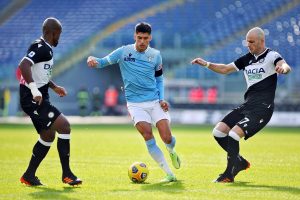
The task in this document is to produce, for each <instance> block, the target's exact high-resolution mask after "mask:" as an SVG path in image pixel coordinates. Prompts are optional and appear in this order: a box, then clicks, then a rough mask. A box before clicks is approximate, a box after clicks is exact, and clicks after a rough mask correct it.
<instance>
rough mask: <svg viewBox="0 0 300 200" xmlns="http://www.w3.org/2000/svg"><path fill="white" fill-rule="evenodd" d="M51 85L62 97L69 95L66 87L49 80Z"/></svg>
mask: <svg viewBox="0 0 300 200" xmlns="http://www.w3.org/2000/svg"><path fill="white" fill-rule="evenodd" d="M49 87H50V88H51V89H52V90H53V91H54V92H55V93H56V94H58V95H59V96H60V97H64V96H66V95H67V91H66V89H65V88H64V87H61V86H59V85H56V84H55V83H54V82H53V81H51V80H50V81H49Z"/></svg>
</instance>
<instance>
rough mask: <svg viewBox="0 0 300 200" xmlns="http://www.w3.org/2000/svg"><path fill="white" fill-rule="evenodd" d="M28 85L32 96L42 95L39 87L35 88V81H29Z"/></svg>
mask: <svg viewBox="0 0 300 200" xmlns="http://www.w3.org/2000/svg"><path fill="white" fill-rule="evenodd" d="M28 87H29V88H30V91H31V94H32V96H33V98H35V97H41V96H42V94H41V92H40V91H39V89H38V88H37V86H36V83H35V82H31V83H29V84H28Z"/></svg>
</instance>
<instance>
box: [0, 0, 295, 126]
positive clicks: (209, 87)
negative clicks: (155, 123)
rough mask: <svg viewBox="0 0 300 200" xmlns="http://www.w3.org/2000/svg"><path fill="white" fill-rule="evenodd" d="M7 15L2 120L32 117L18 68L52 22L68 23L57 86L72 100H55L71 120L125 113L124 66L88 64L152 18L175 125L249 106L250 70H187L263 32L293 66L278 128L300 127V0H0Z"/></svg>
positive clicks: (281, 86)
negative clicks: (255, 30)
mask: <svg viewBox="0 0 300 200" xmlns="http://www.w3.org/2000/svg"><path fill="white" fill-rule="evenodd" d="M0 8H1V9H0V38H1V40H0V115H1V116H2V118H1V119H2V121H3V120H4V119H8V118H9V117H13V116H24V114H23V112H22V111H21V110H20V107H19V103H18V102H19V97H18V81H17V80H16V75H15V71H16V68H17V66H18V63H19V61H20V60H21V59H22V57H23V56H24V54H25V52H26V50H27V48H28V47H29V45H30V43H31V42H32V41H33V40H34V39H36V38H38V37H40V36H41V25H42V23H43V21H44V19H45V18H46V17H49V16H53V17H56V18H58V19H59V20H60V21H61V22H62V24H63V33H62V36H61V39H60V44H59V45H58V47H56V48H55V49H54V60H55V61H54V62H55V64H54V69H53V80H54V81H55V82H56V83H58V84H59V85H61V86H64V87H65V88H66V89H67V91H68V96H67V97H65V98H59V97H56V96H55V95H54V93H51V100H52V102H53V104H54V105H56V106H57V107H58V108H59V109H60V110H61V111H62V112H63V113H65V114H66V115H69V116H105V115H120V116H126V115H127V111H126V106H125V100H124V93H123V90H122V81H121V77H120V72H119V69H118V67H117V66H113V67H108V68H105V69H102V70H94V69H89V68H88V67H87V66H86V58H87V56H88V55H95V56H98V57H101V56H105V55H107V54H108V53H109V52H111V51H112V50H114V49H116V48H118V47H119V46H122V45H124V44H129V43H133V42H134V41H133V32H134V26H135V24H136V23H138V22H141V21H146V22H149V23H150V24H151V25H152V27H153V41H152V42H151V46H152V47H155V48H157V49H159V50H161V53H162V56H163V63H164V75H165V90H166V100H168V101H169V102H170V104H171V107H172V111H171V114H172V118H173V121H174V122H177V123H199V124H201V123H205V124H210V123H215V122H216V121H218V120H220V118H221V117H222V115H224V114H225V113H226V112H228V111H229V110H230V109H232V108H234V107H235V106H236V105H237V104H239V103H241V102H242V101H243V94H244V91H245V89H246V84H245V81H244V77H243V73H242V72H239V73H234V74H232V75H228V76H223V75H219V74H216V73H213V72H211V71H209V70H205V69H203V68H200V67H197V66H192V65H190V64H189V63H190V61H191V60H192V58H194V57H197V56H201V57H204V58H206V59H208V60H210V61H212V62H219V63H229V62H232V61H233V60H234V59H236V58H237V57H239V56H241V55H242V54H244V53H246V52H247V47H246V46H245V44H246V43H245V34H246V33H247V31H248V30H249V28H251V27H254V26H260V27H262V28H263V29H264V31H265V33H266V44H267V46H268V47H270V48H271V49H274V50H277V51H278V52H279V53H280V54H281V55H282V56H283V57H284V58H285V59H286V61H287V62H288V63H289V64H290V66H291V67H292V69H293V71H292V73H290V74H289V75H287V76H279V80H278V89H277V94H276V99H275V101H276V107H275V111H276V112H275V114H274V116H273V118H272V121H271V125H281V126H282V125H286V126H300V115H299V113H300V90H299V88H300V77H299V75H300V59H299V55H300V37H299V35H300V28H299V27H300V1H299V0H259V1H251V0H222V1H219V0H210V1H205V0H143V1H140V0H128V1H127V0H101V1H98V0H68V1H67V0H65V1H64V0H63V1H62V0H51V1H46V0H0ZM3 117H4V118H3ZM88 119H89V120H90V119H91V118H88ZM128 120H129V119H128ZM4 121H5V120H4ZM89 122H91V121H89ZM97 122H99V121H95V123H97Z"/></svg>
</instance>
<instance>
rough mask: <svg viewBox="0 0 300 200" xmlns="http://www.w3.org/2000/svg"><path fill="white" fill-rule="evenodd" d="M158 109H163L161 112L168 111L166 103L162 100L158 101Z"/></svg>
mask: <svg viewBox="0 0 300 200" xmlns="http://www.w3.org/2000/svg"><path fill="white" fill-rule="evenodd" d="M159 104H160V107H161V108H162V109H163V111H165V112H168V111H169V104H168V102H166V101H164V100H160V101H159Z"/></svg>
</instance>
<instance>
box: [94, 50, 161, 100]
mask: <svg viewBox="0 0 300 200" xmlns="http://www.w3.org/2000/svg"><path fill="white" fill-rule="evenodd" d="M97 61H98V62H99V65H98V67H99V68H103V67H105V66H108V65H111V64H116V63H118V64H119V67H120V71H121V74H122V78H123V82H124V89H125V97H126V100H127V101H128V102H146V101H153V100H158V99H159V100H163V98H164V97H163V96H164V94H163V93H164V92H163V91H164V90H163V76H162V74H157V75H156V77H155V72H159V71H160V72H162V58H161V55H160V52H159V51H158V50H156V49H154V48H151V47H148V48H147V49H146V50H145V51H144V52H138V51H137V50H136V48H135V44H131V45H126V46H122V47H120V48H118V49H116V50H115V51H113V52H112V53H110V54H109V55H107V56H105V57H104V58H97Z"/></svg>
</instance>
